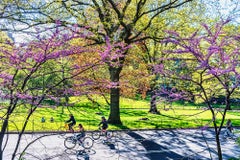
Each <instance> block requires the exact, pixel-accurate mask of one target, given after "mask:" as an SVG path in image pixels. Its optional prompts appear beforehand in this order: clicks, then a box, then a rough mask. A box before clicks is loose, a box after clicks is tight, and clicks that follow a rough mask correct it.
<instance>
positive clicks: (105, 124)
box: [98, 116, 108, 134]
mask: <svg viewBox="0 0 240 160" xmlns="http://www.w3.org/2000/svg"><path fill="white" fill-rule="evenodd" d="M98 126H99V127H100V126H101V132H102V133H105V134H107V128H108V122H107V120H106V118H105V117H104V116H103V117H102V120H101V122H100V123H99V125H98Z"/></svg>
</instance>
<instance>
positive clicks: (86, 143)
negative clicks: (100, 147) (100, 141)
mask: <svg viewBox="0 0 240 160" xmlns="http://www.w3.org/2000/svg"><path fill="white" fill-rule="evenodd" d="M82 146H83V148H85V149H90V148H92V146H93V139H92V138H90V137H84V138H83V139H82Z"/></svg>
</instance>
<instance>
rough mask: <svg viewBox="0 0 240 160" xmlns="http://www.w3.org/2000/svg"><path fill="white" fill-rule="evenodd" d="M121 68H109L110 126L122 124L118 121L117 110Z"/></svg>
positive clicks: (118, 110)
mask: <svg viewBox="0 0 240 160" xmlns="http://www.w3.org/2000/svg"><path fill="white" fill-rule="evenodd" d="M121 70H122V67H118V68H114V67H111V66H110V67H109V73H110V80H111V83H112V85H114V86H112V87H111V89H110V115H109V118H108V122H109V123H110V124H117V125H118V124H122V122H121V120H120V108H119V99H120V87H119V75H120V73H121Z"/></svg>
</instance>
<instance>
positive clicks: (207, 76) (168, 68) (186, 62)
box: [154, 20, 240, 160]
mask: <svg viewBox="0 0 240 160" xmlns="http://www.w3.org/2000/svg"><path fill="white" fill-rule="evenodd" d="M229 22H230V21H229V20H226V21H222V22H219V23H217V24H215V25H214V27H211V26H210V25H206V24H203V25H202V26H203V29H204V30H201V31H198V32H195V33H193V34H192V35H191V36H189V37H186V36H182V35H181V34H180V33H176V32H174V31H166V32H167V33H168V36H167V38H166V39H165V40H164V41H163V43H165V44H166V45H169V46H170V45H171V46H172V47H174V49H170V50H166V51H165V52H166V53H167V54H169V56H168V58H165V59H162V63H161V64H158V65H156V66H154V68H155V69H154V71H155V72H156V73H160V74H162V75H163V76H165V77H166V78H167V79H168V80H169V81H170V80H174V81H177V82H181V83H185V84H188V85H189V87H186V88H180V87H179V86H177V84H179V83H177V84H176V85H174V84H172V86H171V87H170V88H169V87H165V88H164V87H163V88H162V89H161V90H160V91H159V95H165V96H168V97H170V98H171V99H172V100H178V99H188V97H190V95H189V93H190V92H189V91H191V93H192V94H194V96H195V97H196V98H197V99H199V100H201V101H202V102H204V103H205V104H206V106H207V109H208V110H209V111H210V112H211V115H212V121H211V122H212V125H213V127H214V131H215V140H216V144H217V153H218V157H219V159H220V160H221V159H222V150H221V144H220V133H221V129H222V127H223V125H224V122H225V117H226V113H227V111H228V110H229V109H231V107H230V106H231V103H230V98H231V97H232V95H233V94H234V92H235V91H236V90H237V88H238V87H239V83H240V70H239V68H240V66H239V64H240V63H239V54H240V52H239V51H240V48H239V42H240V41H239V40H240V38H239V37H240V36H239V35H237V34H231V33H233V32H230V31H229V30H227V27H229V26H230V25H227V24H229ZM166 64H167V65H166ZM190 86H191V87H190ZM192 86H194V87H192ZM218 95H222V96H224V97H225V103H224V108H223V109H219V108H215V107H214V101H212V99H213V98H214V97H216V96H218ZM206 127H207V126H204V127H203V128H204V129H206Z"/></svg>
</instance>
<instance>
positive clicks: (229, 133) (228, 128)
mask: <svg viewBox="0 0 240 160" xmlns="http://www.w3.org/2000/svg"><path fill="white" fill-rule="evenodd" d="M226 129H227V134H228V135H229V136H231V135H232V130H233V125H232V122H231V120H230V119H228V120H227V123H226Z"/></svg>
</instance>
